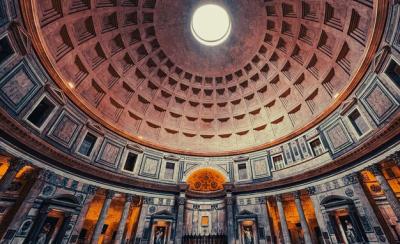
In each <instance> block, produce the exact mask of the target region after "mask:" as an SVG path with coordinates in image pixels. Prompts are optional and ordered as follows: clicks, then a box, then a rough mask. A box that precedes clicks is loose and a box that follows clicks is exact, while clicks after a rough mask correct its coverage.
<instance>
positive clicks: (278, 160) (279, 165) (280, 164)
mask: <svg viewBox="0 0 400 244" xmlns="http://www.w3.org/2000/svg"><path fill="white" fill-rule="evenodd" d="M272 162H273V163H274V165H275V170H279V169H283V168H284V167H285V161H283V157H282V155H278V156H274V157H272Z"/></svg>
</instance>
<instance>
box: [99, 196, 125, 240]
mask: <svg viewBox="0 0 400 244" xmlns="http://www.w3.org/2000/svg"><path fill="white" fill-rule="evenodd" d="M124 202H125V199H124V198H123V197H118V196H115V197H114V198H113V200H112V201H111V205H110V208H109V210H108V213H107V217H106V219H105V221H104V224H105V225H107V230H106V232H105V233H104V234H103V235H101V236H100V239H99V241H100V243H109V242H111V239H112V236H113V233H114V231H116V230H117V228H118V224H119V221H120V220H121V215H122V211H123V210H124Z"/></svg>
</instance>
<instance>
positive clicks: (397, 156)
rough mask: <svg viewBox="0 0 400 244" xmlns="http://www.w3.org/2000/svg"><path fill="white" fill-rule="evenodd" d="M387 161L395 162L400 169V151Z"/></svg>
mask: <svg viewBox="0 0 400 244" xmlns="http://www.w3.org/2000/svg"><path fill="white" fill-rule="evenodd" d="M387 159H388V160H389V161H393V162H394V163H395V164H396V165H397V166H398V167H400V151H397V152H395V153H393V154H392V155H390V156H389V157H388V158H387Z"/></svg>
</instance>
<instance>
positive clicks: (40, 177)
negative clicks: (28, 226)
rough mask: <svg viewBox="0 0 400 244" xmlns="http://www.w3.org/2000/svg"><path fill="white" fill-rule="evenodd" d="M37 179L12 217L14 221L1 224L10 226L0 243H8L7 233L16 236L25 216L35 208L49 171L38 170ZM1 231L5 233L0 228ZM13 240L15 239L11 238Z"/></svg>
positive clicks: (2, 235)
mask: <svg viewBox="0 0 400 244" xmlns="http://www.w3.org/2000/svg"><path fill="white" fill-rule="evenodd" d="M35 174H36V177H35V182H34V183H33V185H32V187H31V188H30V190H29V192H28V194H27V195H26V196H25V198H24V199H23V200H22V202H21V204H20V205H19V207H18V210H17V211H16V212H15V214H14V215H13V216H12V219H10V220H9V221H7V222H3V223H1V224H2V225H3V226H8V227H7V228H5V229H4V231H5V232H1V233H0V237H2V238H0V243H3V242H5V243H7V242H6V241H5V239H3V238H4V237H5V236H7V232H13V233H14V234H15V232H16V230H18V228H19V227H20V226H21V224H22V222H23V221H24V220H25V219H26V218H25V216H26V214H27V212H29V210H30V209H31V208H32V207H33V205H34V203H35V200H36V198H37V197H38V195H39V194H40V192H41V191H42V188H43V186H44V184H45V181H44V179H45V178H46V177H47V176H48V174H49V171H46V170H38V171H37V172H35ZM0 231H3V230H2V229H1V228H0ZM9 238H11V239H12V238H13V237H9Z"/></svg>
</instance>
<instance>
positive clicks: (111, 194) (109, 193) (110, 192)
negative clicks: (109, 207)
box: [106, 190, 115, 199]
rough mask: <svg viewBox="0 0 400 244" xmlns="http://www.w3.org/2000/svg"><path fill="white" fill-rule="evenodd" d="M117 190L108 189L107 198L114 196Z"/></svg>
mask: <svg viewBox="0 0 400 244" xmlns="http://www.w3.org/2000/svg"><path fill="white" fill-rule="evenodd" d="M114 194H115V192H114V191H112V190H107V193H106V199H112V198H113V197H114Z"/></svg>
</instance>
